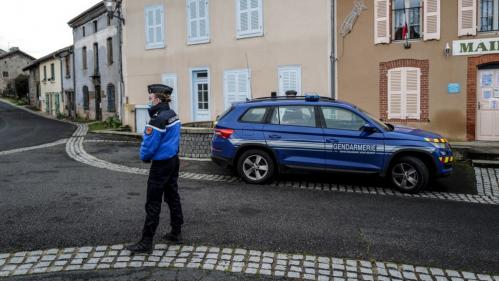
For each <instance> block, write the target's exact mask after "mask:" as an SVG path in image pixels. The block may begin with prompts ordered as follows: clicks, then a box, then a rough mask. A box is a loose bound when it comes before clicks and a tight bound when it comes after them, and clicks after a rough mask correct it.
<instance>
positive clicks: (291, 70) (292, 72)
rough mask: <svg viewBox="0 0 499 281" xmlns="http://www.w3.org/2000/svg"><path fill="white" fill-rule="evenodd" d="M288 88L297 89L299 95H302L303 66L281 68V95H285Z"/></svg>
mask: <svg viewBox="0 0 499 281" xmlns="http://www.w3.org/2000/svg"><path fill="white" fill-rule="evenodd" d="M288 90H295V91H296V92H297V93H298V95H301V68H300V67H299V66H289V67H281V68H279V95H285V94H286V91H288Z"/></svg>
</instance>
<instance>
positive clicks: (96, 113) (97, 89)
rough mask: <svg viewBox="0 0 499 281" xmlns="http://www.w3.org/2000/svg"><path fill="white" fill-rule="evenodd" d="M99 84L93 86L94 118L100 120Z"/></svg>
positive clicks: (100, 100)
mask: <svg viewBox="0 0 499 281" xmlns="http://www.w3.org/2000/svg"><path fill="white" fill-rule="evenodd" d="M101 102H102V99H101V95H100V86H95V120H102V107H101V105H102V103H101Z"/></svg>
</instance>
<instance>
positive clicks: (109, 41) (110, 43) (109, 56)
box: [107, 38, 113, 65]
mask: <svg viewBox="0 0 499 281" xmlns="http://www.w3.org/2000/svg"><path fill="white" fill-rule="evenodd" d="M107 64H108V65H111V64H113V38H107Z"/></svg>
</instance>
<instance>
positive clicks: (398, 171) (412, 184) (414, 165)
mask: <svg viewBox="0 0 499 281" xmlns="http://www.w3.org/2000/svg"><path fill="white" fill-rule="evenodd" d="M429 179H430V173H429V171H428V168H427V167H426V165H425V164H424V163H423V162H422V161H421V160H419V159H418V158H416V157H411V156H405V157H401V158H399V159H397V160H395V162H394V163H393V165H392V166H391V168H390V181H391V183H392V185H393V186H394V187H395V188H396V189H398V190H399V191H401V192H403V193H417V192H419V191H420V190H422V189H424V188H426V186H427V185H428V182H429Z"/></svg>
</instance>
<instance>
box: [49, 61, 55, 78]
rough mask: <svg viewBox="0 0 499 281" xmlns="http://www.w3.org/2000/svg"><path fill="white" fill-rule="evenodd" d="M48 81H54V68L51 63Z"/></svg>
mask: <svg viewBox="0 0 499 281" xmlns="http://www.w3.org/2000/svg"><path fill="white" fill-rule="evenodd" d="M50 80H52V81H54V80H55V66H54V64H53V63H51V64H50Z"/></svg>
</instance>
